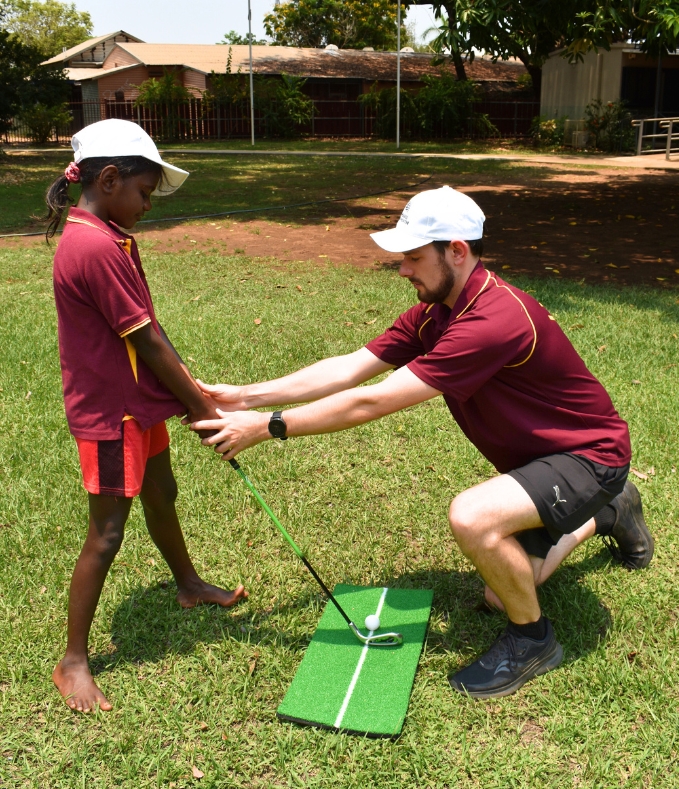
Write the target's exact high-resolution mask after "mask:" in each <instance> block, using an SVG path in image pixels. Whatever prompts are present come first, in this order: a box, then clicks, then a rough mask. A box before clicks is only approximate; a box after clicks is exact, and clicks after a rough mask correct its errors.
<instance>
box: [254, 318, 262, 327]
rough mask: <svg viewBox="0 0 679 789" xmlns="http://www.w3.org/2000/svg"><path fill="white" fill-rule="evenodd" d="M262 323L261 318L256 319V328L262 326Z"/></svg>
mask: <svg viewBox="0 0 679 789" xmlns="http://www.w3.org/2000/svg"><path fill="white" fill-rule="evenodd" d="M261 322H262V319H261V318H255V326H259V324H260V323H261Z"/></svg>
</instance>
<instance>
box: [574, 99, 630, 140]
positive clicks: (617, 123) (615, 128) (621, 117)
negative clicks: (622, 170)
mask: <svg viewBox="0 0 679 789" xmlns="http://www.w3.org/2000/svg"><path fill="white" fill-rule="evenodd" d="M585 128H586V129H587V131H588V132H589V134H590V139H591V141H592V142H593V144H594V147H595V148H597V149H599V150H602V151H606V152H608V153H619V152H622V151H632V150H634V128H633V127H632V116H631V114H630V112H629V110H628V109H627V105H626V103H625V102H624V101H609V102H607V103H605V104H604V102H602V101H601V99H595V100H594V101H591V102H590V103H589V104H588V105H587V106H586V107H585Z"/></svg>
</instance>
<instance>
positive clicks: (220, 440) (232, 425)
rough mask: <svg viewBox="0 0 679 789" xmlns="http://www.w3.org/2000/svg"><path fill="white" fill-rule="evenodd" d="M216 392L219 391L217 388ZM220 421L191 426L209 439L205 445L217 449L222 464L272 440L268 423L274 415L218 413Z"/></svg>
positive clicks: (237, 412) (199, 422)
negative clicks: (248, 449) (246, 450)
mask: <svg viewBox="0 0 679 789" xmlns="http://www.w3.org/2000/svg"><path fill="white" fill-rule="evenodd" d="M215 388H216V387H215ZM217 413H218V414H219V416H220V418H219V419H204V420H200V421H198V422H194V423H192V424H191V430H195V431H196V432H198V434H199V435H206V437H205V438H203V440H202V443H203V444H204V445H205V446H214V448H215V452H218V453H219V454H220V455H222V459H223V460H231V459H232V458H234V457H236V455H237V454H238V453H239V452H242V451H243V450H244V449H247V448H248V447H253V446H255V445H256V444H260V443H261V442H262V441H266V440H267V439H269V438H271V437H272V436H271V433H269V419H270V418H271V414H262V413H260V412H259V411H234V412H231V413H229V412H227V411H222V410H221V409H220V408H218V409H217Z"/></svg>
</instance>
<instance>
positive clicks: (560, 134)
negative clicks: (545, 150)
mask: <svg viewBox="0 0 679 789" xmlns="http://www.w3.org/2000/svg"><path fill="white" fill-rule="evenodd" d="M565 127H566V117H565V116H564V117H562V118H546V117H545V116H544V115H536V117H535V118H533V121H532V122H531V125H530V136H531V139H532V140H533V143H534V144H535V145H536V146H538V147H542V146H550V147H554V146H558V145H563V138H564V129H565Z"/></svg>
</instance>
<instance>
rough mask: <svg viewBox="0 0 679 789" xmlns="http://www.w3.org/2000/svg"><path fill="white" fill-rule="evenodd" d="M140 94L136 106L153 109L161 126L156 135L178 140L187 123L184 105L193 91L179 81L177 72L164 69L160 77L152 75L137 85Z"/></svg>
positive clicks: (165, 138)
mask: <svg viewBox="0 0 679 789" xmlns="http://www.w3.org/2000/svg"><path fill="white" fill-rule="evenodd" d="M137 87H138V89H139V96H138V97H137V99H136V101H135V102H134V106H135V107H144V108H145V109H148V110H151V111H152V112H153V113H154V114H155V115H156V117H157V119H158V120H157V122H158V124H159V128H158V129H157V131H156V134H155V135H154V136H158V137H160V138H161V139H163V140H176V139H178V138H180V137H181V136H182V134H181V133H182V127H183V126H184V124H185V118H184V113H183V111H182V110H183V107H184V106H185V105H187V104H188V103H189V101H190V100H191V98H192V95H191V91H190V90H189V89H188V88H186V87H184V85H182V84H181V82H178V81H177V77H176V73H175V72H174V71H168V70H167V69H163V76H162V77H161V78H160V79H156V78H155V77H151V78H150V79H147V80H144V82H142V83H141V85H138V86H137Z"/></svg>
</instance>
